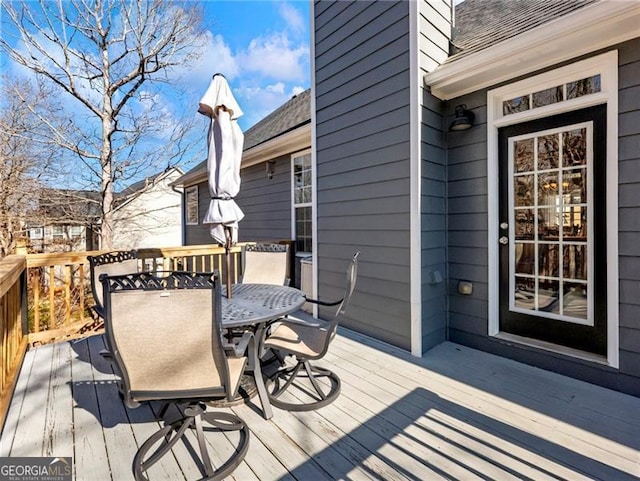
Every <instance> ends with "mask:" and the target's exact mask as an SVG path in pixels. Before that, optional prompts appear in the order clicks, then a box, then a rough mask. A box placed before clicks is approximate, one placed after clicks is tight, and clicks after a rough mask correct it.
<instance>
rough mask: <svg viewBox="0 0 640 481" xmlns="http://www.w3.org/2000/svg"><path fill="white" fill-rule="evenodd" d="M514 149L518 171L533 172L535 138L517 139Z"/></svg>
mask: <svg viewBox="0 0 640 481" xmlns="http://www.w3.org/2000/svg"><path fill="white" fill-rule="evenodd" d="M514 150H515V168H516V169H515V170H516V172H533V160H534V151H533V139H526V140H518V141H516V142H515V149H514Z"/></svg>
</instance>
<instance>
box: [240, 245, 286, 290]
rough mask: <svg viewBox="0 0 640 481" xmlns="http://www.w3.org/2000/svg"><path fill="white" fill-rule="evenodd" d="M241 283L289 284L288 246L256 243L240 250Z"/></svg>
mask: <svg viewBox="0 0 640 481" xmlns="http://www.w3.org/2000/svg"><path fill="white" fill-rule="evenodd" d="M242 266H243V272H242V283H243V284H275V285H279V286H288V285H289V246H288V245H287V244H276V243H257V244H250V245H247V246H245V247H244V248H243V250H242Z"/></svg>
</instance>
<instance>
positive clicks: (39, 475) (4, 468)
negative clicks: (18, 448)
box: [0, 457, 73, 481]
mask: <svg viewBox="0 0 640 481" xmlns="http://www.w3.org/2000/svg"><path fill="white" fill-rule="evenodd" d="M72 473H73V459H72V458H71V457H66V458H54V457H39V458H26V457H16V458H8V457H0V481H71V479H72Z"/></svg>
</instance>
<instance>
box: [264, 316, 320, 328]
mask: <svg viewBox="0 0 640 481" xmlns="http://www.w3.org/2000/svg"><path fill="white" fill-rule="evenodd" d="M276 323H278V324H293V325H298V326H310V327H322V326H324V325H325V324H326V321H323V320H321V319H311V320H308V321H307V320H304V319H297V318H295V317H280V318H278V319H274V320H273V321H269V323H268V324H267V327H269V326H271V325H272V324H276ZM265 332H266V329H265Z"/></svg>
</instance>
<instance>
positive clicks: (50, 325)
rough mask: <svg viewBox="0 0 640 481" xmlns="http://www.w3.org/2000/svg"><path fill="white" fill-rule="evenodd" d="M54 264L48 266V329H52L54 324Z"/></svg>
mask: <svg viewBox="0 0 640 481" xmlns="http://www.w3.org/2000/svg"><path fill="white" fill-rule="evenodd" d="M55 269H56V266H49V323H48V325H47V328H48V329H53V328H54V327H55V325H56V322H55V321H56V311H55V301H56V299H55V294H56V274H55Z"/></svg>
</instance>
